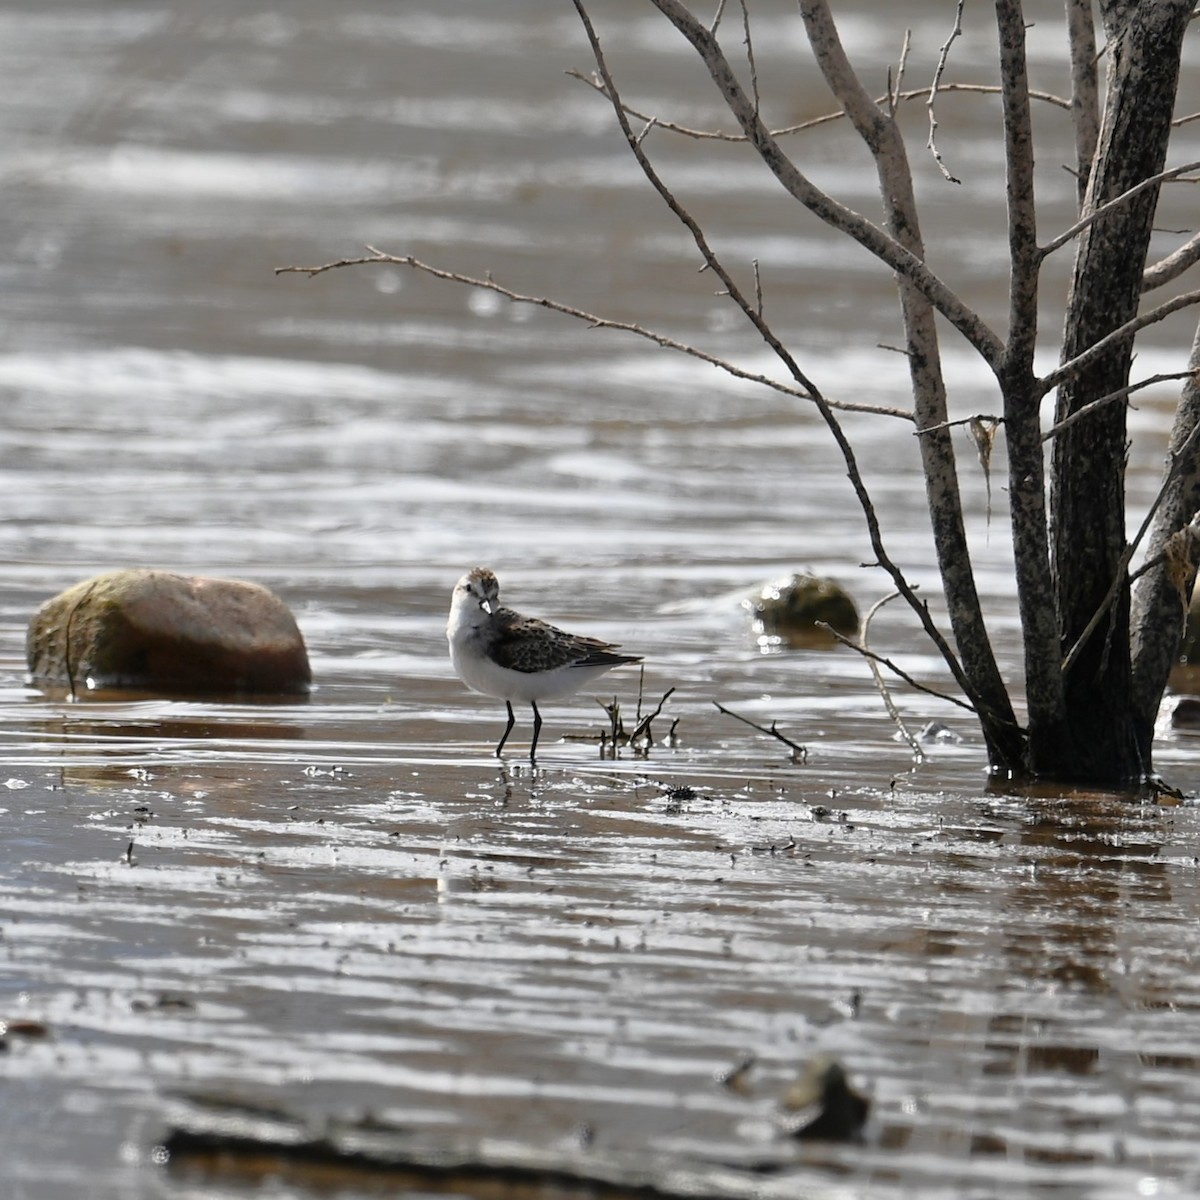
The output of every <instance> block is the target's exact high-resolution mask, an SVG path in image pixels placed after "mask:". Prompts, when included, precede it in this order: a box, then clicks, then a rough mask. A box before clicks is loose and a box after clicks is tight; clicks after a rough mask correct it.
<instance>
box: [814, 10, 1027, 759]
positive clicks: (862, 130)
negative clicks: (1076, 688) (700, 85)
mask: <svg viewBox="0 0 1200 1200" xmlns="http://www.w3.org/2000/svg"><path fill="white" fill-rule="evenodd" d="M800 12H801V15H802V16H803V18H804V25H805V29H806V31H807V33H808V38H809V42H810V43H811V44H812V47H813V53H814V55H815V57H816V60H817V63H818V64H819V66H820V67H821V71H822V73H823V74H824V76H825V81H826V83H828V85H829V88H830V90H831V91H832V92H833V94H834V96H835V97H836V98H837V100H838V102H839V103H840V104H841V106H842V109H843V111H844V112H845V113H846V115H847V116H848V117H849V118H850V120H851V122H852V123H853V125H854V127H855V129H856V130H857V131H858V134H859V136H860V137H861V138H862V139H863V141H864V142H865V143H866V144H867V146H868V148H869V149H870V151H871V155H872V157H873V158H874V160H875V169H876V172H877V173H878V176H879V191H880V195H881V196H882V197H883V203H884V213H885V217H886V224H885V227H886V229H887V231H888V232H889V233H890V234H891V235H892V236H893V237H894V238H895V239H896V241H897V242H899V243H900V244H901V245H902V246H903V247H904V248H905V249H906V250H907V251H908V252H909V253H910V254H912V255H913V257H914V258H916V259H920V260H922V261H924V258H925V243H924V240H923V238H922V236H921V226H920V219H919V216H918V213H917V201H916V197H915V195H914V193H913V180H912V171H911V169H910V167H909V163H908V153H907V151H906V149H905V146H904V139H903V137H902V136H901V133H900V128H899V126H898V125H897V123H896V120H895V118H894V116H892V115H891V114H890V113H888V112H885V111H884V110H883V109H882V108H881V107H880V106H879V105H878V104H877V103H876V102H875V100H874V99H872V97H871V96H870V95H869V94H868V93H867V90H866V89H865V88H864V87H863V86H862V84H861V83H860V81H859V79H858V77H857V75H856V74H855V72H854V69H853V67H851V65H850V62H849V59H847V57H846V54H845V51H844V50H843V48H842V44H841V39H840V38H839V36H838V32H837V28H836V26H835V25H834V22H833V17H832V15H831V13H830V11H829V5H828V4H827V3H825V2H824V0H801V4H800ZM896 282H897V286H898V288H899V290H900V307H901V312H902V314H903V318H904V332H905V340H906V346H905V349H906V351H907V358H908V368H909V377H910V380H911V383H912V394H913V411H914V415H915V417H916V425H917V430H918V433H919V441H920V448H921V462H922V466H923V467H924V475H925V493H926V499H927V502H928V508H929V516H930V522H931V524H932V526H933V535H934V547H935V550H936V553H937V558H938V568H939V570H940V573H941V577H942V589H943V592H944V594H945V597H946V607H947V611H948V613H949V616H950V624H951V628H952V629H953V631H954V641H955V645H956V647H957V649H958V653H959V658H960V659H961V661H962V668H963V673H964V675H965V676H966V678H967V680H968V681H969V684H970V691H969V695H970V699H971V702H972V704H973V705H974V707H975V710H976V713H977V714H978V716H979V721H980V727H981V729H982V732H983V736H984V740H985V742H986V743H987V747H988V760H989V762H990V763H991V765H992V766H993V767H995V768H997V769H1000V770H1004V771H1017V770H1019V769H1021V767H1022V764H1023V760H1024V748H1025V738H1024V735H1023V733H1022V731H1021V729H1020V727H1019V726H1018V724H1017V719H1016V716H1015V715H1014V713H1013V710H1012V704H1011V702H1010V700H1009V697H1008V692H1007V691H1006V689H1005V686H1004V681H1003V679H1002V678H1001V676H1000V670H999V667H998V666H997V664H996V658H995V654H994V653H993V650H992V644H991V641H990V639H989V638H988V632H987V627H986V626H985V625H984V621H983V610H982V606H981V605H980V602H979V595H978V592H977V590H976V587H975V573H974V570H973V568H972V566H971V552H970V548H969V547H968V545H967V534H966V526H965V524H964V521H963V512H962V500H961V493H960V491H959V486H958V469H957V465H956V463H955V457H954V444H953V442H952V440H951V437H950V429H949V428H948V427H947V424H946V422H947V419H948V414H947V405H946V384H945V379H944V377H943V374H942V362H941V351H940V348H939V346H938V336H937V325H936V322H935V320H934V310H933V306H932V305H931V304H930V303H929V301H928V299H926V297H925V296H923V295H922V294H921V293H920V292H919V291H918V290H917V289H916V288H915V287H914V286H913V285H912V283H911V282H909V281H908V280H907V279H906V278H905V277H904V276H898V277H897V281H896Z"/></svg>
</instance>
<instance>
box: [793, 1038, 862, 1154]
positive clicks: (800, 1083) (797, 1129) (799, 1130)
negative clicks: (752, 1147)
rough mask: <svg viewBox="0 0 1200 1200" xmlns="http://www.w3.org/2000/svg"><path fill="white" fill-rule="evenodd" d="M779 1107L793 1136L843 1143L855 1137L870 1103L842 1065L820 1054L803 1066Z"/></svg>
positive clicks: (860, 1128)
mask: <svg viewBox="0 0 1200 1200" xmlns="http://www.w3.org/2000/svg"><path fill="white" fill-rule="evenodd" d="M781 1108H782V1110H783V1118H782V1123H783V1125H784V1128H785V1129H786V1131H787V1132H788V1133H790V1134H791V1135H792V1137H796V1138H802V1139H805V1140H809V1139H812V1140H814V1141H816V1140H820V1141H831V1142H844V1141H850V1140H852V1139H854V1138H856V1137H858V1135H859V1133H860V1132H861V1131H862V1127H863V1125H864V1124H865V1123H866V1120H867V1116H868V1114H869V1113H870V1111H871V1102H870V1101H869V1100H868V1099H867V1098H866V1096H863V1095H862V1094H861V1093H859V1092H856V1091H855V1090H854V1088H852V1087H851V1086H850V1082H849V1080H847V1078H846V1072H845V1069H844V1068H843V1067H842V1064H841V1063H839V1062H838V1061H837V1060H836V1059H833V1058H829V1057H827V1056H825V1055H819V1056H818V1057H816V1058H814V1059H812V1060H811V1061H810V1062H808V1063H807V1064H805V1067H804V1070H803V1071H802V1072H801V1074H800V1078H799V1079H797V1080H796V1082H795V1083H793V1084H792V1086H791V1087H790V1088H789V1089H788V1091H787V1094H786V1095H785V1096H784V1098H783V1102H782V1104H781Z"/></svg>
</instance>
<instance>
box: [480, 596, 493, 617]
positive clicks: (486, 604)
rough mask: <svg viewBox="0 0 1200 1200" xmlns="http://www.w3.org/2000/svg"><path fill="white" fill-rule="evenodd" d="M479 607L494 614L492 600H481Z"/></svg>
mask: <svg viewBox="0 0 1200 1200" xmlns="http://www.w3.org/2000/svg"><path fill="white" fill-rule="evenodd" d="M479 607H480V608H482V609H483V611H484V612H485V613H487V615H488V616H489V617H490V616H491V615H492V602H491V601H490V600H480V602H479Z"/></svg>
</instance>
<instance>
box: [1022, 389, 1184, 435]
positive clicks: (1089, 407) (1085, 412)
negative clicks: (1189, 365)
mask: <svg viewBox="0 0 1200 1200" xmlns="http://www.w3.org/2000/svg"><path fill="white" fill-rule="evenodd" d="M1195 375H1196V372H1195V371H1169V372H1167V373H1166V374H1164V375H1151V376H1150V378H1149V379H1143V380H1142V381H1141V382H1140V383H1131V384H1130V385H1129V386H1128V387H1123V388H1118V389H1117V390H1116V391H1115V392H1109V393H1108V395H1107V396H1101V397H1100V399H1099V400H1093V401H1092V402H1091V403H1090V404H1085V405H1084V406H1083V407H1082V408H1080V409H1077V410H1076V411H1075V412H1073V413H1072V414H1071V415H1070V416H1069V417H1064V418H1063V419H1062V420H1061V421H1059V423H1058V424H1057V425H1055V426H1053V427H1052V428H1050V429H1047V430H1046V432H1045V433H1043V434H1042V441H1043V442H1048V441H1049V440H1050V439H1051V438H1055V437H1058V435H1059V434H1060V433H1062V432H1063V431H1064V430H1066V429H1070V427H1071V426H1072V425H1074V424H1075V423H1076V421H1082V420H1083V419H1084V418H1085V417H1089V416H1091V415H1092V413H1094V412H1095V411H1096V410H1097V409H1099V408H1103V407H1104V405H1106V404H1114V403H1115V402H1116V401H1118V400H1125V399H1127V398H1128V397H1130V396H1132V395H1133V393H1134V392H1140V391H1141V390H1142V389H1143V388H1148V387H1152V386H1153V385H1154V384H1156V383H1166V382H1168V381H1169V380H1172V379H1194V378H1195Z"/></svg>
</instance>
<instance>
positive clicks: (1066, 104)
mask: <svg viewBox="0 0 1200 1200" xmlns="http://www.w3.org/2000/svg"><path fill="white" fill-rule="evenodd" d="M564 74H565V75H568V76H570V78H572V79H577V80H579V82H580V83H583V84H586V85H587V86H588V87H590V88H592V90H593V91H596V92H598V93H599V94H600V95H601V96H603V97H604V98H605V99H606V100H607V99H609V96H608V93H607V92H606V91H605V90H604V83H603V82H602V81H601V79H600V77H599V75H597V74H596V73H595V72H594V71H593V72H592V74H591V75H585V74H583V72H582V71H575V70H567V71H565V72H564ZM931 91H932V89H931V88H927V87H923V88H909V89H907V90H906V91H902V92H901V91H897V92H895V93H894V94H885V95H882V96H878V97H876V98H875V103H876V104H890V105H891V106H893V107H895V106H897V105H899V104H900V103H902V102H905V103H907V102H908V101H910V100H924V101H928V99H929V95H930V92H931ZM951 92H962V93H965V94H969V95H976V96H999V95H1000V88H999V87H997V86H996V85H995V84H992V83H941V84H939V85H938V94H939V95H942V96H945V95H948V94H949V93H951ZM1029 98H1030V99H1031V100H1038V101H1040V102H1042V103H1045V104H1050V105H1053V106H1054V107H1055V108H1070V107H1071V102H1070V101H1069V100H1066V99H1064V98H1063V97H1062V96H1056V95H1054V93H1053V92H1039V91H1031V92H1030V93H1029ZM621 107H622V108H623V109H624V110H625V113H626V115H627V116H630V117H633V118H634V120H637V121H646V122H653V124H654V127H655V128H656V129H665V130H666V131H667V132H668V133H677V134H679V135H680V136H681V137H686V138H691V139H693V140H694V141H711V142H748V141H749V140H750V139H749V138H748V137H747V136H746V134H744V133H733V132H724V131H722V130H720V129H695V128H693V127H692V126H690V125H681V124H680V123H679V122H678V121H668V120H667V119H666V118H665V117H656V116H652V115H651V114H650V113H646V112H642V111H641V110H640V109H636V108H634V107H633V106H632V105H631V104H622V105H621ZM845 119H846V114H845V113H844V112H842V111H840V110H839V111H837V112H830V113H824V114H822V115H821V116H819V117H811V118H809V120H807V121H800V122H798V123H797V124H795V125H783V126H780V128H778V129H772V130H770V131H769V132H770V134H771V136H772V137H773V138H776V139H778V138H783V137H789V136H790V135H791V134H794V133H805V132H807V131H808V130H809V129H818V128H820V127H821V126H822V125H829V124H831V123H833V122H834V121H844V120H845Z"/></svg>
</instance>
